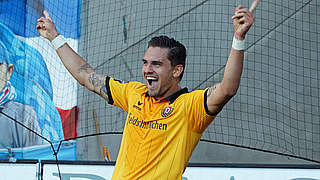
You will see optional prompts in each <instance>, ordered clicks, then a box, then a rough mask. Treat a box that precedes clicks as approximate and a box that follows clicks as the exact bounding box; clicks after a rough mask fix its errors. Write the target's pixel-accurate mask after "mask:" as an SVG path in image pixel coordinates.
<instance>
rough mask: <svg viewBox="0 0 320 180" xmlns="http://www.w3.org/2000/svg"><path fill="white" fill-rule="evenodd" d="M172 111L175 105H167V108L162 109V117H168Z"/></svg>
mask: <svg viewBox="0 0 320 180" xmlns="http://www.w3.org/2000/svg"><path fill="white" fill-rule="evenodd" d="M172 111H173V107H171V106H167V107H165V108H163V109H162V111H161V116H162V117H168V116H170V114H171V113H172Z"/></svg>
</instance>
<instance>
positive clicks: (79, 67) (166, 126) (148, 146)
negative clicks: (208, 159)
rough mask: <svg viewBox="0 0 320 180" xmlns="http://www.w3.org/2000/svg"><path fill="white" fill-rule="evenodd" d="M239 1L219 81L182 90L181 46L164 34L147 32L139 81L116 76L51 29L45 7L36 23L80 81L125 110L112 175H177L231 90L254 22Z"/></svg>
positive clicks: (235, 85) (183, 53) (236, 83)
mask: <svg viewBox="0 0 320 180" xmlns="http://www.w3.org/2000/svg"><path fill="white" fill-rule="evenodd" d="M257 3H258V0H255V1H254V3H253V5H252V6H251V8H250V10H248V9H247V8H243V7H242V6H241V5H240V6H238V7H236V8H235V14H234V16H233V17H232V19H233V25H234V39H233V44H232V48H231V51H230V56H229V58H228V61H227V64H226V67H225V71H224V76H223V79H222V81H221V82H220V83H219V84H216V85H214V86H212V87H209V88H206V89H204V90H197V91H192V92H188V90H187V89H186V88H184V89H182V88H181V87H180V85H179V82H180V80H181V78H182V75H183V73H184V69H185V60H186V49H185V47H184V46H183V45H182V44H181V43H180V42H178V41H176V40H174V39H172V38H168V37H166V36H159V37H154V38H152V39H151V40H150V41H149V43H148V48H147V50H146V51H145V54H144V57H143V58H142V63H143V67H142V75H143V77H144V79H145V81H146V83H145V84H143V83H139V82H127V83H122V82H119V81H117V80H115V79H113V78H112V77H109V76H104V75H100V74H97V73H96V72H94V70H93V69H92V67H91V66H90V65H89V64H87V63H86V62H85V61H84V60H83V59H82V58H81V57H80V56H79V55H78V54H76V53H75V52H74V51H73V50H72V49H71V48H70V46H69V45H68V44H67V43H66V41H65V40H64V38H63V37H62V36H61V35H59V33H58V32H57V30H56V28H55V26H54V23H53V21H52V19H51V18H50V16H49V14H48V12H47V11H44V15H45V17H41V18H40V19H38V24H37V27H36V28H37V29H38V31H39V32H40V34H41V35H42V36H43V37H45V38H47V39H48V40H49V41H50V42H51V43H52V45H53V46H54V48H55V49H56V52H57V53H58V55H59V57H60V58H61V60H62V62H63V64H64V65H65V67H66V68H67V69H68V70H69V72H70V73H71V74H72V75H73V77H74V78H75V79H76V80H77V81H78V82H79V83H80V84H81V85H83V86H85V87H86V88H88V89H89V90H90V91H93V92H95V93H97V94H98V95H100V96H101V97H102V98H104V99H105V100H106V101H108V103H109V104H112V105H115V106H118V107H120V108H122V109H123V110H124V111H126V112H127V113H128V116H127V119H126V123H125V128H124V131H123V137H122V142H121V147H120V152H119V155H118V158H117V162H116V167H115V170H114V174H113V179H181V177H182V174H183V172H184V170H185V168H186V166H187V164H188V161H189V159H190V156H191V154H192V151H193V150H194V148H195V147H196V145H197V144H198V142H199V140H200V137H201V135H202V133H203V132H204V130H205V129H206V128H207V127H208V126H209V124H210V123H211V122H212V121H213V120H214V118H215V117H216V116H217V114H218V113H219V112H220V111H221V110H222V108H223V106H224V105H225V104H226V103H227V102H228V101H229V100H230V99H231V98H232V97H233V96H234V95H235V93H236V92H237V89H238V87H239V84H240V77H241V73H242V67H243V56H244V49H245V46H244V39H245V35H246V33H247V32H248V30H249V29H250V27H251V25H252V24H253V22H254V17H253V11H254V9H255V7H256V6H257Z"/></svg>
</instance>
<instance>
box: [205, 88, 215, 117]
mask: <svg viewBox="0 0 320 180" xmlns="http://www.w3.org/2000/svg"><path fill="white" fill-rule="evenodd" d="M207 97H208V89H207V90H206V91H205V92H204V103H203V104H204V109H205V110H206V113H207V114H208V115H210V116H214V115H216V114H215V113H211V112H210V111H209V109H208V104H207Z"/></svg>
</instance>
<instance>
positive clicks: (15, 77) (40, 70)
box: [0, 0, 81, 149]
mask: <svg viewBox="0 0 320 180" xmlns="http://www.w3.org/2000/svg"><path fill="white" fill-rule="evenodd" d="M80 7H81V4H80V2H79V1H78V0H68V1H54V0H28V1H25V0H10V1H0V44H2V45H1V48H2V49H3V51H0V58H1V57H2V55H1V54H3V57H7V56H8V58H7V59H9V60H8V62H7V64H12V65H13V67H14V68H13V73H12V75H11V77H10V80H9V81H10V82H9V83H10V84H11V85H12V86H10V87H12V88H11V89H13V90H14V91H15V94H16V96H15V98H14V99H11V100H10V101H12V102H13V104H15V105H16V104H17V106H18V105H19V106H20V104H22V105H21V107H22V106H23V109H24V110H25V109H31V110H30V112H35V113H34V114H36V115H35V116H30V114H32V113H29V115H20V116H15V115H14V113H15V112H19V111H15V112H14V111H12V110H8V113H9V114H10V113H11V117H13V116H15V118H16V120H17V121H19V122H21V123H22V124H24V125H26V126H27V127H29V128H31V129H34V131H35V132H37V133H39V134H40V135H42V136H43V137H45V138H47V139H48V140H50V141H51V142H53V143H57V142H59V141H60V140H63V139H67V138H73V137H75V136H76V123H77V118H78V115H77V113H78V108H77V107H76V105H77V83H76V81H75V80H74V79H73V78H72V76H71V75H70V74H69V73H68V72H67V70H66V69H65V67H64V66H63V64H62V63H61V61H60V59H59V57H58V55H57V54H56V52H55V50H54V49H53V48H52V46H51V44H50V43H49V41H48V40H46V39H44V38H42V37H40V34H39V33H38V31H37V30H36V28H35V27H36V24H37V19H38V18H40V17H41V16H43V14H42V12H43V10H47V11H48V12H49V13H50V16H51V18H52V19H53V21H54V22H55V24H56V26H57V28H58V31H59V33H60V34H62V35H63V36H64V37H65V38H66V39H67V41H68V43H69V45H70V46H71V47H72V48H73V49H74V50H75V51H77V50H78V39H79V36H80V18H79V17H80V12H81V8H80ZM2 59H6V58H2ZM0 74H1V72H0ZM0 88H1V89H0V95H1V91H2V90H3V88H2V87H1V86H0ZM4 94H5V93H4ZM0 104H1V102H0ZM3 104H4V105H3V109H4V110H2V109H1V108H2V106H1V105H0V110H1V111H2V112H5V109H6V108H7V107H6V106H7V105H8V103H7V102H6V103H3ZM11 104H12V103H11ZM26 107H27V108H26ZM11 109H12V108H11ZM9 116H10V115H9ZM26 117H28V118H26ZM30 117H34V118H30ZM1 118H2V119H4V120H1ZM6 118H7V117H6V116H4V115H2V116H1V114H0V120H1V121H0V123H1V122H11V123H12V124H13V125H12V126H16V123H14V121H13V120H11V119H6ZM19 118H20V119H21V120H20V119H19ZM32 121H37V122H36V123H31V122H32ZM30 124H32V126H31V125H30ZM9 128H10V127H9ZM23 131H26V130H23ZM1 133H6V132H1ZM16 134H17V135H16V136H15V137H14V138H12V139H16V141H19V142H20V141H22V142H25V143H20V145H17V143H11V144H10V142H8V143H7V144H4V143H3V144H2V142H1V141H2V140H1V139H0V149H1V148H23V147H26V146H29V145H31V146H32V145H39V144H45V143H46V142H45V141H44V140H43V139H42V142H41V143H39V141H36V140H30V139H31V138H30V137H26V136H28V134H26V133H22V132H16ZM19 135H20V136H23V137H19ZM30 136H31V135H30ZM19 138H21V139H23V140H19ZM17 139H18V140H17ZM13 141H14V140H13ZM31 141H32V142H34V144H32V143H31ZM13 144H15V145H14V146H13ZM18 144H19V143H18Z"/></svg>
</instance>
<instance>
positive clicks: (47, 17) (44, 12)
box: [43, 10, 52, 21]
mask: <svg viewBox="0 0 320 180" xmlns="http://www.w3.org/2000/svg"><path fill="white" fill-rule="evenodd" d="M43 14H44V17H45V18H46V19H49V20H51V21H52V19H51V18H50V15H49V13H48V11H47V10H44V11H43Z"/></svg>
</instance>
